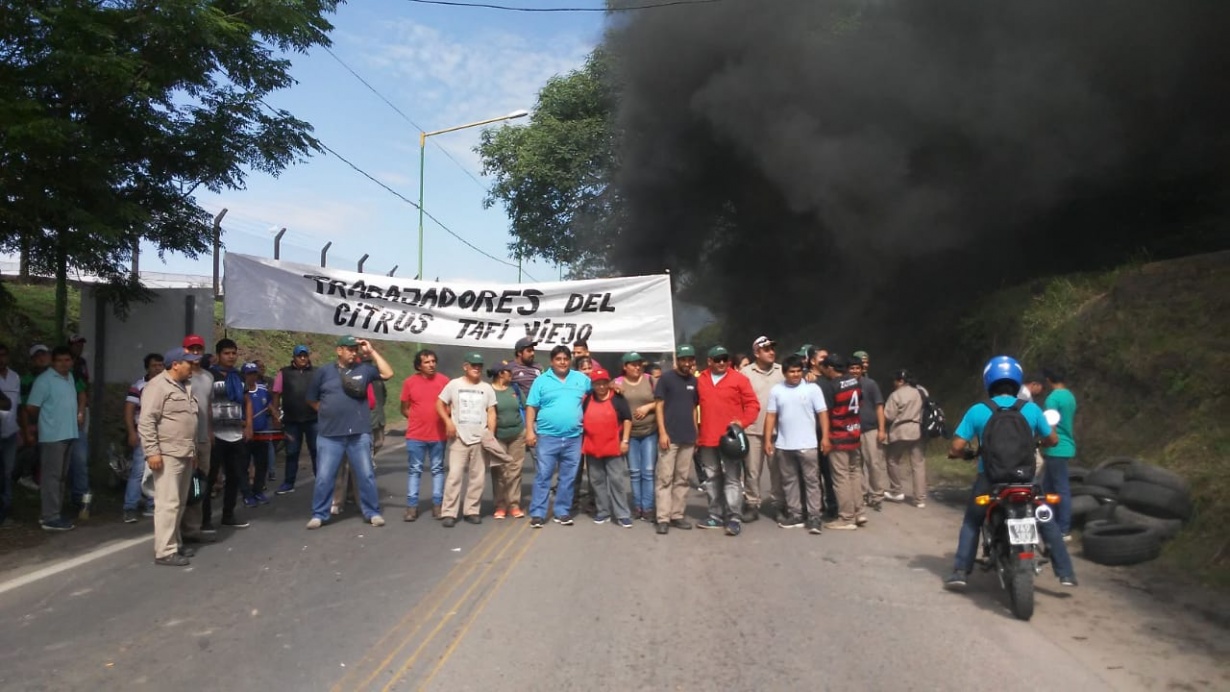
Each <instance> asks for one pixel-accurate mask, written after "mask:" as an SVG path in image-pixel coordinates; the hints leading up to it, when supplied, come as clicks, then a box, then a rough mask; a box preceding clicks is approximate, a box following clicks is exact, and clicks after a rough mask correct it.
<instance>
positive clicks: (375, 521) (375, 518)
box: [368, 514, 384, 526]
mask: <svg viewBox="0 0 1230 692" xmlns="http://www.w3.org/2000/svg"><path fill="white" fill-rule="evenodd" d="M368 522H370V523H371V525H372V526H384V517H382V516H380V515H379V514H373V515H372V518H371V519H368Z"/></svg>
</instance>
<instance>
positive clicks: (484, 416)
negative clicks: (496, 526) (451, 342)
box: [436, 353, 496, 528]
mask: <svg viewBox="0 0 1230 692" xmlns="http://www.w3.org/2000/svg"><path fill="white" fill-rule="evenodd" d="M462 368H463V369H464V371H465V376H463V377H459V378H456V379H453V380H449V383H448V384H447V385H445V387H444V390H443V391H441V392H440V398H439V399H438V400H437V401H436V412H437V413H438V414H440V418H441V419H443V420H444V427H445V429H446V434H447V436H448V477H447V478H446V479H445V480H444V501H443V502H442V503H441V505H440V514H441V517H442V523H443V524H444V526H445V528H452V527H453V526H456V525H457V510H458V505H459V504H461V505H462V506H461V511H462V512H463V513H464V515H465V520H466V523H468V524H481V523H483V519H482V515H481V505H482V499H483V485H484V483H485V480H486V477H487V464H486V457H485V456H484V453H483V435H486V434H490V435H493V436H494V435H495V423H496V414H495V403H496V398H495V389H493V388H492V387H491V385H490V384H489V383H487V382H484V381H483V357H482V355H480V354H478V353H467V354H466V356H465V360H464V363H463V365H462ZM463 480H464V481H465V485H466V490H465V502H464V504H462V497H461V485H462V481H463Z"/></svg>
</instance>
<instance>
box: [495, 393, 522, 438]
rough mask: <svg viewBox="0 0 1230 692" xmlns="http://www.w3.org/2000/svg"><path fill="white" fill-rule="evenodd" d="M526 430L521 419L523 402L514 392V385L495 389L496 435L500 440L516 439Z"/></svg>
mask: <svg viewBox="0 0 1230 692" xmlns="http://www.w3.org/2000/svg"><path fill="white" fill-rule="evenodd" d="M523 430H525V421H524V420H522V419H521V402H520V401H518V400H517V395H516V394H513V390H512V387H505V388H504V389H497V390H495V437H496V439H498V440H513V439H516V437H517V436H518V435H520V434H521V432H522V431H523Z"/></svg>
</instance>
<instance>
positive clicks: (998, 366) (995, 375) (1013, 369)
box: [982, 356, 1025, 392]
mask: <svg viewBox="0 0 1230 692" xmlns="http://www.w3.org/2000/svg"><path fill="white" fill-rule="evenodd" d="M1024 379H1025V369H1024V368H1022V367H1021V364H1020V363H1018V362H1016V358H1013V357H1012V356H995V357H994V358H992V359H991V360H989V361H987V366H986V367H985V368H983V369H982V388H983V389H985V390H987V392H990V391H991V386H992V385H994V384H995V383H996V382H999V381H1001V380H1012V383H1013V384H1015V385H1016V386H1017V387H1020V386H1021V381H1022V380H1024Z"/></svg>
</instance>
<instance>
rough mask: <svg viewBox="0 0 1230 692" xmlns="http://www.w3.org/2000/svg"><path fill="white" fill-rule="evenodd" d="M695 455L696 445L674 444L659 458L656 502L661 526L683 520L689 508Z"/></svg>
mask: <svg viewBox="0 0 1230 692" xmlns="http://www.w3.org/2000/svg"><path fill="white" fill-rule="evenodd" d="M659 449H660V448H659ZM695 455H696V445H677V444H675V443H673V442H672V443H671V445H670V447H668V448H667V449H666V451H664V452H662V453H661V454H660V455H659V456H658V468H657V470H656V474H657V488H656V492H655V493H654V501H655V503H656V504H657V510H658V523H659V524H664V523H666V522H669V521H670V520H672V519H682V518H683V510H684V509H685V508H686V507H687V506H688V488H689V487H691V484H690V482H689V481H690V480H691V477H692V458H693V457H694V456H695Z"/></svg>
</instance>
